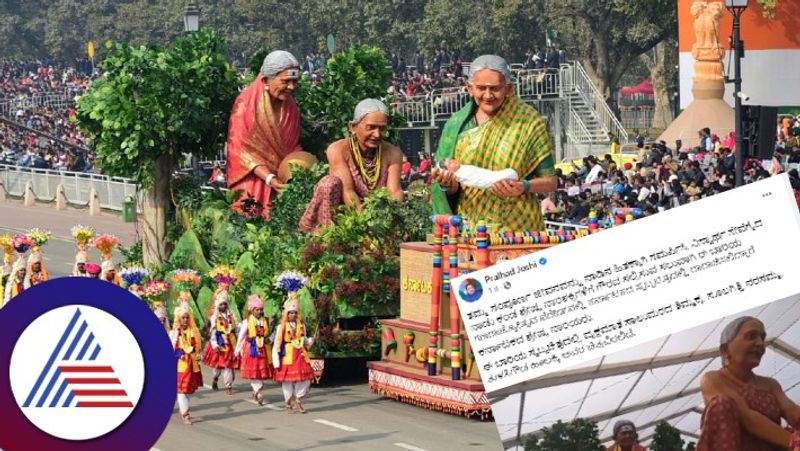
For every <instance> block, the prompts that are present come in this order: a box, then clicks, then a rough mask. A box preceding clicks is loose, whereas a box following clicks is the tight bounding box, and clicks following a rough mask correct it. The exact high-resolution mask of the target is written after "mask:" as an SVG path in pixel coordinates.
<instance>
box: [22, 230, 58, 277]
mask: <svg viewBox="0 0 800 451" xmlns="http://www.w3.org/2000/svg"><path fill="white" fill-rule="evenodd" d="M27 235H28V238H29V239H30V241H31V242H32V243H33V246H32V247H31V255H30V256H29V257H28V268H27V282H28V286H31V287H35V286H36V285H39V284H40V283H44V282H47V281H48V280H50V276H49V275H48V273H47V267H46V266H45V264H44V261H43V260H42V247H43V246H44V245H45V244H47V242H48V241H50V239H51V238H52V237H53V235H52V234H51V233H50V232H48V231H46V230H42V229H39V228H35V229H31V230H30V231H29V232H28V233H27Z"/></svg>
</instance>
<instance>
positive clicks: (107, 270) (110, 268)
mask: <svg viewBox="0 0 800 451" xmlns="http://www.w3.org/2000/svg"><path fill="white" fill-rule="evenodd" d="M100 279H101V280H105V281H106V282H109V283H113V284H114V285H116V286H119V287H121V286H122V279H120V277H119V274H117V266H116V265H115V264H114V261H113V260H103V263H102V264H101V265H100Z"/></svg>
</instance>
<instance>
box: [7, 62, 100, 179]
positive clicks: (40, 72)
mask: <svg viewBox="0 0 800 451" xmlns="http://www.w3.org/2000/svg"><path fill="white" fill-rule="evenodd" d="M90 72H91V66H90V65H89V66H87V64H86V62H85V61H83V60H81V61H76V65H75V67H70V68H63V69H58V68H55V67H54V66H53V65H52V63H51V62H49V61H6V60H3V61H0V113H2V115H3V116H4V117H5V119H7V120H9V121H10V122H0V163H2V164H16V165H19V166H24V167H32V168H39V169H56V170H70V171H78V172H90V171H92V170H93V169H94V164H93V161H94V157H93V155H92V154H91V153H89V152H85V151H83V150H81V148H84V147H85V141H84V138H83V136H82V135H81V133H80V131H79V130H78V129H77V127H76V126H75V125H74V124H72V122H71V121H70V117H71V116H73V115H74V114H75V110H74V108H73V105H74V99H75V97H76V96H79V95H81V94H83V93H84V92H85V91H86V89H87V88H88V86H89V82H90V80H91V78H90V75H89V73H90Z"/></svg>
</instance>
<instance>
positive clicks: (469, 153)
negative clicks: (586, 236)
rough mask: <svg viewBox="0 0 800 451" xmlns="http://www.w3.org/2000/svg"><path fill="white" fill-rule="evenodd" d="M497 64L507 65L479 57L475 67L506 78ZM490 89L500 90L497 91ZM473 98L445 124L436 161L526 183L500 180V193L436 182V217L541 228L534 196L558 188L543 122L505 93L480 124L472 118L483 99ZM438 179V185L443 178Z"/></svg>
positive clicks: (499, 226)
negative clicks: (506, 173)
mask: <svg viewBox="0 0 800 451" xmlns="http://www.w3.org/2000/svg"><path fill="white" fill-rule="evenodd" d="M482 58H484V59H488V60H489V64H488V65H487V64H485V63H484V64H483V67H482V66H481V65H478V66H477V68H476V66H475V63H480V62H481V59H482ZM498 61H501V62H502V63H503V64H505V61H504V60H502V59H501V58H499V57H492V56H488V57H480V58H478V59H476V60H475V63H473V68H476V69H475V72H478V71H481V70H485V69H490V70H494V71H497V72H500V74H502V75H503V78H504V79H505V80H509V79H510V71H508V72H506V68H507V65H505V68H503V67H502V64H500V65H499V66H500V69H497V68H495V67H493V66H498ZM492 63H494V64H492ZM471 80H472V79H471ZM490 88H492V87H491V86H490ZM494 90H495V91H497V92H499V91H500V90H499V89H497V88H496V87H494ZM471 93H472V91H471ZM479 95H481V94H479ZM473 98H474V100H473V101H471V102H470V103H469V104H468V105H466V106H465V107H464V108H462V109H461V110H460V111H458V112H457V113H456V114H454V115H453V116H452V117H451V118H450V119H449V120H448V121H447V123H446V124H445V127H444V132H443V134H442V137H441V139H440V141H439V149H438V151H437V153H436V161H437V163H438V162H441V161H443V160H447V159H455V160H457V161H458V162H459V163H461V164H462V165H473V166H478V167H481V168H485V169H489V170H493V171H499V170H502V169H508V168H511V169H514V170H515V171H516V172H517V174H519V175H520V178H521V179H523V180H524V181H519V182H517V181H515V182H501V183H507V184H506V185H505V188H504V189H500V190H498V189H477V188H470V187H467V186H459V187H458V189H457V191H455V192H452V191H453V190H452V189H451V190H450V191H451V192H450V193H448V187H447V186H443V185H440V183H434V184H433V189H432V198H433V211H434V214H458V215H461V216H464V217H466V218H468V219H469V220H470V221H472V222H473V223H477V222H478V221H480V220H483V221H486V223H487V224H489V225H490V226H491V227H492V228H493V229H494V230H496V231H526V230H543V229H544V222H543V219H542V214H541V209H540V204H539V201H538V199H537V197H536V193H537V192H550V191H554V190H555V189H556V180H555V168H554V162H553V156H552V144H551V141H550V136H549V134H548V132H547V126H546V124H545V122H544V120H543V119H542V118H541V116H540V115H539V114H538V113H537V112H536V110H534V109H533V108H532V107H531V106H529V105H527V104H525V103H524V102H522V101H521V100H519V99H518V98H517V97H516V96H515V95H513V91H512V90H510V89H509V90H508V95H506V97H505V99H504V100H503V99H500V100H499V102H498V101H496V100H494V99H491V100H492V101H493V102H495V103H499V105H498V108H497V109H496V111H491V109H490V111H491V113H492V114H491V115H489V117H488V119H487V118H484V120H483V122H482V123H481V124H480V125H478V122H479V121H478V120H476V117H477V116H478V115H479V114H481V109H482V105H481V104H480V103H481V102H482V101H483V99H481V98H479V97H477V96H476V95H475V94H473ZM490 107H491V105H490ZM435 178H436V177H435ZM436 181H438V182H442V179H441V178H440V179H439V180H436Z"/></svg>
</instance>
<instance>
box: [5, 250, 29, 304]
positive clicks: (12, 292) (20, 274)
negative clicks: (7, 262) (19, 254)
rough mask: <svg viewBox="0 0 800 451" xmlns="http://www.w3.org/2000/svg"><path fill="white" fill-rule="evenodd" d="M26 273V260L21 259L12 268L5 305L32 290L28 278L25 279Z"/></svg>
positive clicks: (7, 283) (6, 288)
mask: <svg viewBox="0 0 800 451" xmlns="http://www.w3.org/2000/svg"><path fill="white" fill-rule="evenodd" d="M25 271H26V269H25V260H24V259H21V258H20V259H18V260H16V261H15V262H14V265H13V266H12V267H11V274H10V275H9V277H8V282H6V287H5V293H4V296H3V305H6V304H8V303H9V301H11V300H12V299H14V298H15V297H16V296H17V295H19V294H20V293H22V292H23V291H25V290H27V289H28V288H30V286H29V285H28V280H27V277H25Z"/></svg>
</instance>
